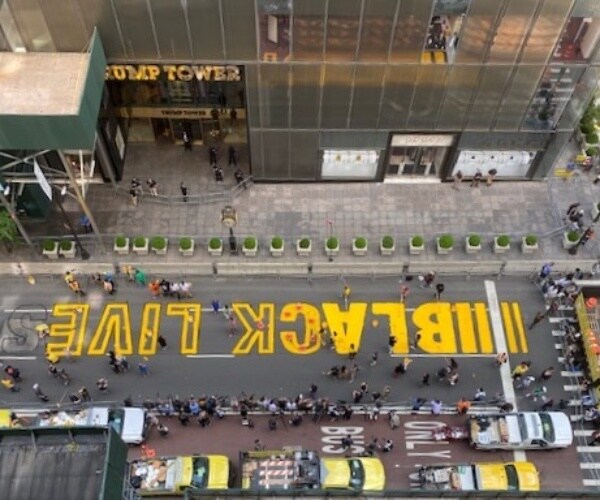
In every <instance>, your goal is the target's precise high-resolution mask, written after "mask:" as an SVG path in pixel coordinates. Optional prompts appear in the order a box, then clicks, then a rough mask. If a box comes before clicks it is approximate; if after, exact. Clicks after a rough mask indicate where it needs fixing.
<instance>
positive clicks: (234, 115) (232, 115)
mask: <svg viewBox="0 0 600 500" xmlns="http://www.w3.org/2000/svg"><path fill="white" fill-rule="evenodd" d="M229 124H230V126H231V127H235V126H236V125H237V111H236V110H235V108H231V110H230V111H229Z"/></svg>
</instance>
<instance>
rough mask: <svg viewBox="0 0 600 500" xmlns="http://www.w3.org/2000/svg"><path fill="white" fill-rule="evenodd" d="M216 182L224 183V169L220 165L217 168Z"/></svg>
mask: <svg viewBox="0 0 600 500" xmlns="http://www.w3.org/2000/svg"><path fill="white" fill-rule="evenodd" d="M215 181H217V182H223V169H222V168H221V167H219V166H218V165H217V167H216V168H215Z"/></svg>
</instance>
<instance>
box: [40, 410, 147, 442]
mask: <svg viewBox="0 0 600 500" xmlns="http://www.w3.org/2000/svg"><path fill="white" fill-rule="evenodd" d="M32 425H33V426H35V427H108V426H112V427H113V428H114V429H115V431H116V432H117V433H118V434H119V435H120V436H121V439H123V441H124V442H125V443H127V444H141V443H143V442H144V441H145V439H146V433H147V430H148V425H147V420H146V410H144V409H143V408H134V407H125V408H107V407H103V406H91V407H89V408H82V409H79V410H66V411H53V410H49V411H44V412H42V413H39V414H38V415H37V416H36V417H35V418H34V419H33V422H32Z"/></svg>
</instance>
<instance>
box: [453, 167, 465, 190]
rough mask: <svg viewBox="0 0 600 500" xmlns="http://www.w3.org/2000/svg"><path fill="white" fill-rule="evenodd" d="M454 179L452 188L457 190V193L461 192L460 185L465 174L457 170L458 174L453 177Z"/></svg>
mask: <svg viewBox="0 0 600 500" xmlns="http://www.w3.org/2000/svg"><path fill="white" fill-rule="evenodd" d="M452 178H453V179H454V182H453V184H452V188H453V189H456V190H457V191H460V185H461V183H462V180H463V174H462V172H461V171H460V170H457V171H456V173H455V174H454V176H453V177H452Z"/></svg>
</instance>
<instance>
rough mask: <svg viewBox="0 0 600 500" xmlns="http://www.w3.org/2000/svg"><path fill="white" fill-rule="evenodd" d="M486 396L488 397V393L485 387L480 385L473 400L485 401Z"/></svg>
mask: <svg viewBox="0 0 600 500" xmlns="http://www.w3.org/2000/svg"><path fill="white" fill-rule="evenodd" d="M486 397H487V394H486V392H485V390H484V388H483V387H480V388H479V389H477V392H476V393H475V396H474V397H473V401H485V398H486Z"/></svg>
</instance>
